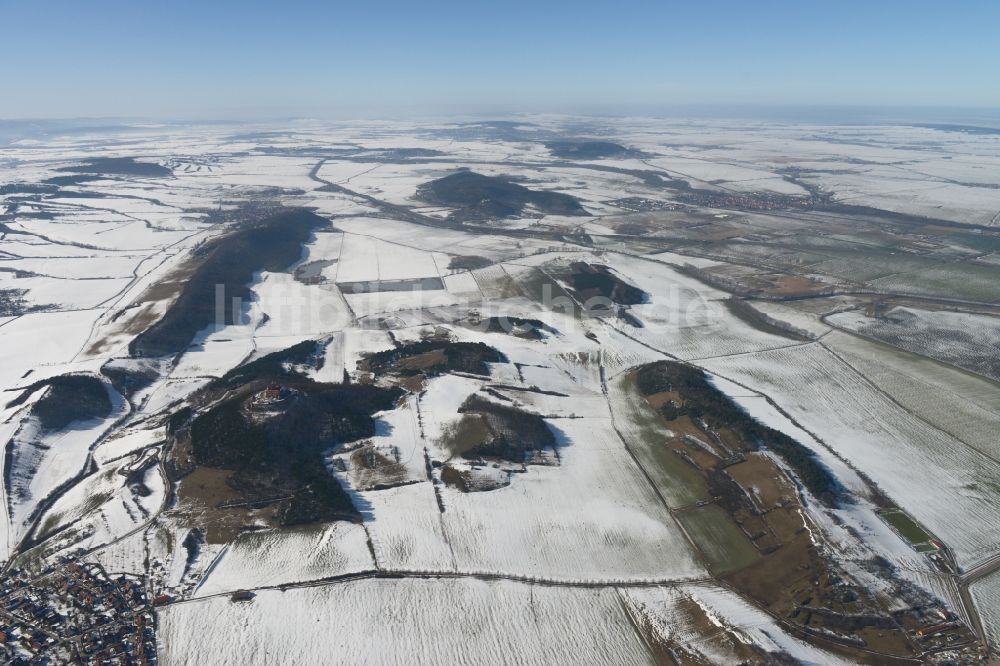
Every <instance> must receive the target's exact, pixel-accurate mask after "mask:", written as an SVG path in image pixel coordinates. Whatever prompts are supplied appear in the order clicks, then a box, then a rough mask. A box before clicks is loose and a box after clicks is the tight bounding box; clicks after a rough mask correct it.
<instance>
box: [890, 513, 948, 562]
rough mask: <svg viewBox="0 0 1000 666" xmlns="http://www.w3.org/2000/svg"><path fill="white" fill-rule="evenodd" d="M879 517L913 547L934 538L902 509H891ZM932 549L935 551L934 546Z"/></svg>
mask: <svg viewBox="0 0 1000 666" xmlns="http://www.w3.org/2000/svg"><path fill="white" fill-rule="evenodd" d="M879 515H880V516H882V519H883V520H885V522H887V523H889V525H891V526H892V527H893V529H895V530H896V531H897V532H899V533H900V535H902V537H903V538H904V539H906V540H907V541H909V542H910V544H911V545H913V546H916V545H917V544H924V543H927V542H928V541H930V540H931V538H932V537H931V535H930V534H928V533H927V532H926V531H925V530H924V528H922V527H920V525H917V523H916V521H914V520H913V519H912V518H910V516H909V515H908V514H907V513H906V512H904V511H902V510H901V509H889V510H888V511H882V512H881V513H880V514H879ZM930 548H931V550H935V548H934V547H933V546H930ZM918 550H919V548H918ZM920 552H925V551H920Z"/></svg>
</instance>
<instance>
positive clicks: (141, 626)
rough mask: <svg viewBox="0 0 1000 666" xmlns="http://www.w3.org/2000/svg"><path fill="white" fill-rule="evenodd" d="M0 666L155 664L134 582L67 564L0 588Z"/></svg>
mask: <svg viewBox="0 0 1000 666" xmlns="http://www.w3.org/2000/svg"><path fill="white" fill-rule="evenodd" d="M0 660H3V661H5V663H12V664H36V663H41V664H46V663H59V664H63V663H74V664H100V665H105V664H107V665H111V664H114V665H121V666H147V665H151V664H156V633H155V625H154V620H153V612H152V607H151V605H150V602H149V598H148V594H147V591H146V588H145V585H144V583H143V580H142V579H141V578H138V577H135V576H127V575H115V576H110V575H108V574H107V573H106V572H105V571H104V569H103V568H102V567H101V566H100V565H98V564H80V563H69V564H66V565H63V566H61V567H59V568H57V569H50V570H47V571H46V572H45V573H43V574H42V575H41V576H32V575H30V574H28V573H26V572H21V571H9V572H7V575H6V577H5V578H3V580H2V581H0Z"/></svg>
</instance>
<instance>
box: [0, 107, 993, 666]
mask: <svg viewBox="0 0 1000 666" xmlns="http://www.w3.org/2000/svg"><path fill="white" fill-rule="evenodd" d="M119 132H121V130H114V129H110V128H109V129H107V130H100V129H94V130H93V131H91V132H84V133H72V132H67V133H65V134H64V135H62V134H60V135H59V136H58V137H51V136H46V137H38V138H34V139H25V140H16V139H15V140H12V141H11V142H10V143H9V144H7V145H4V146H3V153H2V154H0V340H2V341H3V342H4V344H3V345H0V390H2V391H3V393H4V394H5V395H6V396H7V397H6V398H5V400H4V401H3V403H2V404H0V434H2V436H3V442H4V445H5V455H4V456H3V457H2V462H0V465H2V472H3V474H2V477H0V478H2V484H0V499H2V502H0V560H2V561H3V563H4V568H3V572H4V576H5V579H4V581H0V582H3V583H4V584H5V585H7V584H8V583H9V586H16V587H17V589H20V588H21V587H24V586H27V587H29V588H31V589H34V590H47V589H49V588H48V585H49V581H51V580H54V579H56V578H58V579H59V580H65V579H66V578H67V577H70V578H72V577H73V576H76V575H78V573H79V572H80V571H85V570H86V571H100V572H104V574H107V576H116V575H120V574H127V575H128V576H130V577H135V578H136V579H137V580H139V581H141V586H142V589H143V590H144V591H145V594H146V595H147V596H148V605H149V607H150V613H149V616H150V622H151V625H150V627H149V629H150V631H152V632H153V635H154V639H153V643H154V644H155V648H156V652H157V659H158V663H162V664H189V663H262V664H263V663H312V662H314V661H316V659H317V655H328V656H330V655H334V656H331V657H330V659H333V660H335V661H339V662H342V663H362V662H372V663H399V662H402V661H413V662H420V663H424V662H433V661H439V662H447V663H450V662H457V663H484V664H485V663H497V662H498V661H506V662H512V663H548V662H554V661H572V662H573V663H594V664H609V663H615V664H619V663H620V664H634V663H657V664H662V663H679V664H680V663H683V664H688V663H691V664H728V663H748V664H773V663H815V664H828V663H829V664H833V663H867V664H875V663H917V662H921V663H961V664H965V663H968V664H972V663H979V662H982V661H984V660H986V659H987V658H989V657H990V656H991V653H990V652H989V651H990V650H991V649H992V650H996V649H997V648H998V645H997V642H998V638H997V628H996V625H997V618H998V617H1000V596H998V595H997V594H996V593H995V587H996V585H995V579H996V563H997V561H998V560H1000V536H998V535H1000V521H998V512H997V507H998V506H1000V444H998V441H997V437H996V435H997V433H998V432H1000V384H998V383H997V382H998V380H1000V371H998V370H997V368H996V367H995V366H996V362H997V358H998V357H1000V349H998V344H1000V324H998V322H1000V314H998V311H997V309H996V308H997V306H998V305H1000V291H998V287H997V285H1000V262H997V261H996V260H995V258H996V256H997V255H998V254H1000V226H998V219H1000V218H998V217H997V212H998V211H1000V198H998V192H1000V190H998V189H997V186H998V185H1000V182H998V181H997V179H996V178H995V177H993V176H992V175H991V174H992V173H994V172H995V169H994V167H996V166H997V165H1000V143H998V142H997V140H996V137H994V136H992V135H981V136H980V135H975V136H973V135H968V134H963V133H956V132H948V131H945V130H941V129H935V128H932V127H915V126H901V125H892V126H889V125H887V126H850V127H840V126H821V125H816V126H803V125H791V124H789V125H782V124H768V125H753V126H748V125H744V124H740V123H736V122H735V121H697V122H695V121H690V122H688V121H685V122H681V121H670V120H663V119H644V118H631V119H627V120H626V119H621V120H610V119H594V118H587V119H585V118H570V117H561V116H539V117H533V116H532V117H524V118H519V119H518V121H517V122H513V121H511V122H495V121H477V120H440V121H435V122H431V121H427V122H420V123H402V122H395V121H379V122H359V123H347V122H341V123H323V122H318V121H317V122H314V121H302V122H298V123H296V124H295V126H294V127H276V126H267V127H256V126H255V127H246V128H239V131H237V128H235V127H233V126H228V125H207V126H191V127H181V126H170V127H166V126H164V127H160V126H143V127H135V128H132V129H131V130H130V131H129V132H128V133H127V137H128V138H127V141H126V140H124V139H123V137H124V136H125V135H124V134H120V133H119ZM102 575H103V574H102ZM5 589H7V588H6V587H5ZM0 597H2V595H0ZM3 603H6V602H5V601H2V600H0V605H2V604H3ZM15 605H16V602H15ZM0 610H2V611H3V612H2V613H0V625H3V626H2V627H0V636H8V637H9V636H17V637H21V636H28V635H29V633H30V632H31V631H37V630H38V627H36V626H35V624H34V623H35V622H37V619H30V618H27V617H23V618H22V617H21V616H20V615H17V614H13V615H12V614H10V613H9V612H8V610H9V609H7V607H6V606H3V607H2V608H0ZM14 610H16V609H14ZM74 612H76V613H78V614H81V615H80V617H81V618H83V620H82V621H86V622H90V620H91V619H93V618H97V617H99V616H100V613H101V611H100V610H99V608H98V604H93V605H92V607H91V606H87V607H84V608H82V609H81V610H76V611H74ZM9 618H13V619H9ZM14 624H16V625H17V627H14V626H13V625H14ZM7 625H11V626H7ZM8 630H10V631H8ZM194 634H198V635H208V636H211V637H212V640H210V641H207V642H206V641H192V640H190V637H191V636H192V635H194ZM52 640H53V645H54V647H46V645H41V644H40V643H39V647H37V648H36V647H34V646H33V643H32V641H31V640H27V639H26V640H23V641H21V640H17V641H13V640H5V639H4V638H2V637H0V655H2V656H3V658H4V659H7V660H10V661H14V660H15V659H22V660H25V663H28V661H30V659H39V660H43V659H45V658H48V657H51V655H53V654H59V655H63V654H70V653H72V654H74V655H75V658H77V659H78V660H81V661H82V660H83V659H84V657H83V652H80V650H81V649H82V648H81V647H80V646H81V645H82V643H81V642H80V641H77V640H75V639H73V638H71V637H66V636H57V637H56V638H53V639H52ZM35 642H36V643H37V641H35ZM73 650H77V652H76V653H73ZM992 656H995V655H992ZM50 661H51V659H50Z"/></svg>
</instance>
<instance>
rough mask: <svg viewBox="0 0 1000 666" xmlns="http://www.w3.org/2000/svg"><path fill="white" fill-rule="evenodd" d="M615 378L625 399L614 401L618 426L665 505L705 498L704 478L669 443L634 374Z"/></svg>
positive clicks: (679, 504)
mask: <svg viewBox="0 0 1000 666" xmlns="http://www.w3.org/2000/svg"><path fill="white" fill-rule="evenodd" d="M616 381H619V382H621V385H620V393H619V395H621V396H625V397H626V398H627V399H626V400H616V401H615V402H614V408H615V418H616V419H618V420H619V424H618V425H619V428H620V429H621V430H622V435H623V437H625V441H626V442H627V444H628V447H629V450H630V451H632V453H633V455H635V457H636V459H637V460H638V461H639V464H640V465H641V466H642V468H643V469H644V470H645V471H646V473H647V474H648V475H649V477H650V479H651V480H652V482H653V484H654V485H655V486H656V489H657V490H658V491H659V492H660V494H661V495H662V496H663V497H664V499H666V501H667V504H669V505H670V506H671V507H673V508H677V507H681V506H686V505H688V504H693V503H695V502H697V501H699V500H706V499H708V498H709V495H708V483H707V482H706V481H705V477H704V476H703V475H702V473H701V471H699V470H698V469H696V468H695V467H694V466H693V465H691V463H689V462H687V461H686V460H684V458H682V457H681V456H679V455H677V454H676V453H675V452H674V451H673V449H672V448H671V447H670V446H669V444H668V442H667V440H668V438H669V432H668V430H667V428H666V426H665V425H664V424H663V422H662V421H661V419H660V417H659V415H658V414H657V413H656V411H655V410H654V409H653V408H652V407H651V406H650V404H649V403H648V402H646V399H645V398H643V397H642V394H641V393H640V392H639V389H638V387H637V386H636V385H635V377H634V376H632V375H626V376H624V377H622V378H621V379H618V380H616Z"/></svg>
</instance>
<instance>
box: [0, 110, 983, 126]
mask: <svg viewBox="0 0 1000 666" xmlns="http://www.w3.org/2000/svg"><path fill="white" fill-rule="evenodd" d="M531 116H554V117H565V118H574V117H575V118H602V119H616V118H617V119H622V118H649V119H673V120H685V119H686V120H719V121H724V120H734V121H762V122H779V123H790V124H800V123H801V124H806V123H821V124H827V123H829V124H844V125H877V124H886V125H913V124H918V125H919V124H953V125H967V126H969V127H970V128H973V127H974V128H977V129H997V130H1000V106H986V105H984V106H948V105H898V104H892V105H890V104H838V105H831V104H772V103H760V104H738V103H732V104H701V103H689V104H670V105H653V104H634V105H624V104H619V105H589V106H585V105H578V106H577V107H576V108H575V109H558V110H557V109H541V108H539V109H515V108H503V107H500V106H498V105H487V104H482V105H462V106H458V105H451V106H450V107H449V106H441V105H430V104H413V105H393V106H392V107H391V108H390V107H388V106H386V105H382V106H376V105H354V106H341V107H338V108H336V109H328V110H325V111H316V112H312V113H295V114H289V113H281V112H274V113H270V114H268V113H259V114H254V113H248V114H246V115H239V114H236V113H232V114H226V113H217V114H206V115H197V114H190V115H189V114H167V115H162V116H155V115H144V114H141V115H137V114H123V115H51V116H9V117H8V116H0V125H2V126H6V127H8V128H11V127H16V126H24V125H32V124H47V125H59V124H66V123H94V124H96V125H98V126H107V127H109V128H110V127H111V126H113V125H114V124H142V123H156V124H163V125H198V124H201V125H245V124H255V123H260V124H266V123H278V122H335V121H336V122H345V121H348V122H349V121H377V120H387V121H390V120H446V119H454V120H462V119H464V120H486V119H489V118H500V119H502V118H518V117H531ZM983 123H985V124H983Z"/></svg>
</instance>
